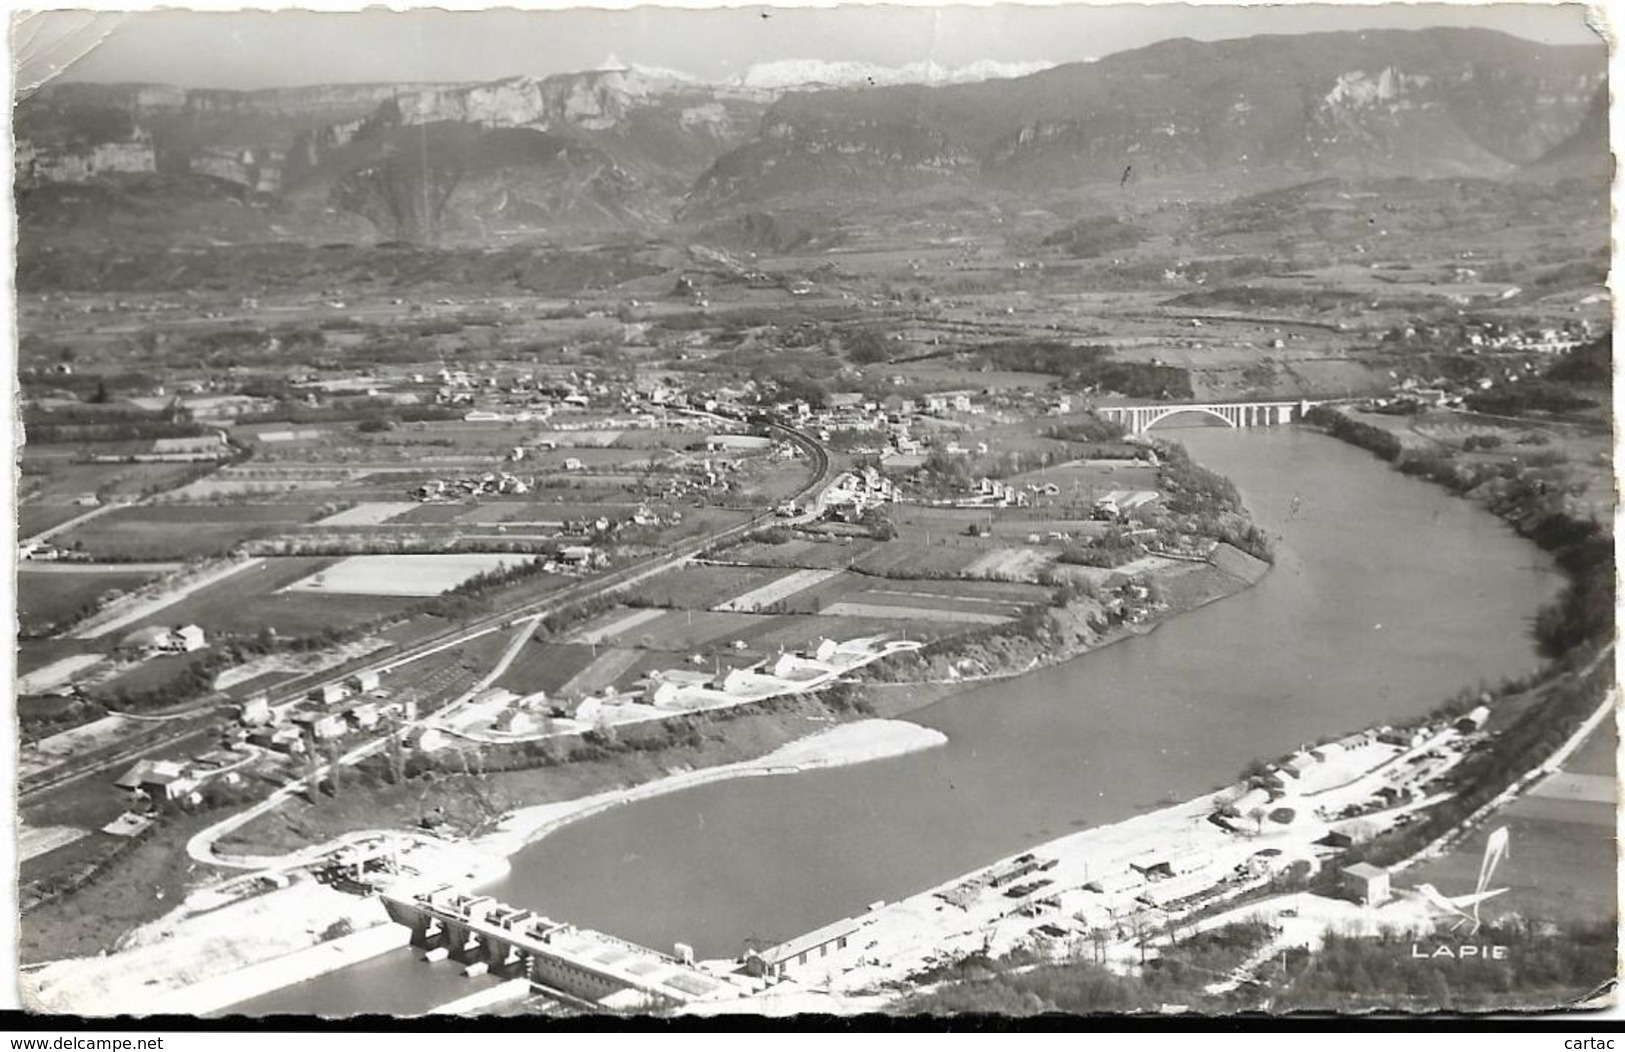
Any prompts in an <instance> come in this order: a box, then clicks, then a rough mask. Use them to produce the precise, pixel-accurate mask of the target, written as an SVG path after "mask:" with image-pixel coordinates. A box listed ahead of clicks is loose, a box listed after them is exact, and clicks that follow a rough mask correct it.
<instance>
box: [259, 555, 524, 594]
mask: <svg viewBox="0 0 1625 1052" xmlns="http://www.w3.org/2000/svg"><path fill="white" fill-rule="evenodd" d="M531 561H533V560H532V557H531V556H526V555H480V554H458V555H352V556H350V557H349V558H346V559H340V560H338V561H337V562H333V563H330V564H329V565H326V566H322V567H320V568H318V569H317V570H316V571H314V572H313V573H311V574H310V575H309V576H308V577H303V578H300V579H299V580H298V581H295V582H293V583H292V584H289V585H287V586H286V590H285V592H284V594H294V593H306V594H314V595H323V596H326V595H351V596H388V597H401V596H418V597H424V596H435V595H440V594H442V593H444V592H447V591H449V590H450V589H452V588H455V587H457V586H458V585H460V584H462V583H463V582H464V581H466V580H468V579H469V578H471V577H476V576H478V575H479V574H482V573H489V572H491V571H494V570H500V569H504V568H509V567H515V566H522V565H524V564H526V563H529V562H531Z"/></svg>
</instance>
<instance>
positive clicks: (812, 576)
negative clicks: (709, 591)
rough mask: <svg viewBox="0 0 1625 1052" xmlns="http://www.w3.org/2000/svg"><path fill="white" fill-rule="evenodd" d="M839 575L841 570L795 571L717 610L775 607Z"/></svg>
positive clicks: (748, 611)
mask: <svg viewBox="0 0 1625 1052" xmlns="http://www.w3.org/2000/svg"><path fill="white" fill-rule="evenodd" d="M839 573H840V571H839V570H795V571H793V572H791V573H788V574H785V575H784V576H783V577H779V578H776V579H774V580H771V581H766V582H764V583H762V584H760V585H757V586H756V587H755V588H752V589H751V590H750V591H748V592H745V593H743V594H741V595H738V596H735V597H734V598H733V599H730V600H728V601H726V602H722V603H718V604H717V605H716V609H718V610H721V611H726V612H731V613H750V612H754V611H757V610H761V609H763V608H765V607H770V606H773V605H774V604H775V603H782V602H785V601H787V600H789V599H791V598H792V597H794V596H795V595H797V594H798V593H800V592H803V591H806V590H807V589H809V588H814V587H816V586H818V585H820V584H823V583H824V582H825V581H827V580H829V579H830V578H832V577H835V576H837V575H838V574H839Z"/></svg>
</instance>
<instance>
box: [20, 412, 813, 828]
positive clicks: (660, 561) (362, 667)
mask: <svg viewBox="0 0 1625 1052" xmlns="http://www.w3.org/2000/svg"><path fill="white" fill-rule="evenodd" d="M702 415H708V416H712V417H713V418H715V419H719V420H724V421H726V422H727V423H730V424H739V423H756V424H761V425H763V426H766V427H767V428H769V429H770V430H772V431H775V432H777V433H779V434H781V435H783V436H784V437H785V438H787V439H788V440H789V441H791V442H793V443H795V444H796V445H797V446H798V447H800V448H801V449H802V450H803V451H805V452H806V453H807V455H808V457H809V459H810V460H811V461H812V465H813V475H812V477H811V479H810V480H809V481H808V482H807V484H806V485H805V486H803V487H802V488H801V489H800V490H798V491H797V492H796V494H795V495H794V498H793V499H795V500H796V501H798V502H800V501H803V500H804V499H805V498H807V497H808V496H809V495H811V494H816V493H818V492H821V491H822V490H823V489H824V488H825V487H827V486H828V485H829V483H830V481H831V480H832V479H833V477H834V474H835V472H834V470H833V463H832V461H831V459H830V456H829V451H828V450H827V449H826V448H825V447H824V446H823V445H822V444H821V443H820V442H818V441H817V439H815V438H813V437H812V436H811V435H809V434H807V433H806V432H804V431H801V430H799V429H797V428H793V427H789V426H787V425H784V424H780V423H777V422H774V421H768V420H765V419H760V418H758V419H756V420H750V421H745V420H739V419H737V418H732V417H718V416H716V414H702ZM772 517H773V512H772V511H771V510H769V509H762V510H760V511H758V512H757V513H756V514H755V515H752V516H751V517H750V518H749V519H748V520H746V521H745V522H742V523H739V524H738V525H736V526H731V527H729V528H727V529H725V530H720V531H718V532H716V533H712V534H707V535H705V536H702V537H695V538H690V539H689V540H686V541H682V542H680V543H679V544H677V545H675V546H674V547H672V548H671V549H670V550H669V551H665V552H661V553H658V554H656V555H652V556H649V557H647V558H644V559H641V560H639V561H637V562H634V563H631V564H629V565H627V566H623V567H620V568H619V569H616V570H612V571H610V572H609V573H606V574H600V575H598V576H595V577H592V578H589V579H587V580H584V581H581V582H579V583H577V584H573V585H570V586H569V587H567V588H564V589H562V590H561V591H558V592H554V593H553V594H551V595H548V596H545V597H543V598H540V599H535V600H532V601H530V602H526V603H521V604H518V605H516V606H512V607H508V608H506V609H503V610H501V611H498V612H496V613H492V614H486V615H483V616H481V617H478V618H475V619H474V620H472V621H468V622H464V623H462V624H460V625H458V626H456V627H454V628H449V629H446V630H444V631H442V632H438V633H436V634H434V635H432V636H430V637H428V638H426V639H423V640H419V641H418V642H416V643H414V644H412V645H411V646H410V647H407V648H405V649H403V650H396V651H393V652H391V653H388V654H385V655H384V656H381V657H376V658H372V659H370V660H366V661H364V662H362V663H360V664H354V665H341V666H339V668H338V669H336V670H329V671H327V672H325V673H323V674H321V678H320V679H314V678H313V679H311V680H309V681H305V680H296V681H294V682H295V683H297V684H298V685H297V686H292V685H289V686H284V687H282V688H280V689H279V690H277V691H275V692H273V693H272V694H271V695H270V697H269V698H268V701H269V703H270V705H271V707H273V708H287V707H290V706H292V705H294V704H296V703H297V702H299V701H301V700H303V699H304V698H305V697H307V696H308V695H309V693H310V692H311V691H313V690H318V689H320V688H321V687H323V686H327V685H331V684H341V683H343V682H344V681H345V680H346V679H349V678H350V677H352V676H355V675H358V674H361V673H366V672H376V673H379V674H384V673H388V672H391V671H393V670H395V669H398V668H401V667H403V666H405V665H409V664H411V663H413V662H415V661H419V660H422V659H423V658H426V657H429V656H431V655H434V654H438V653H440V652H441V651H444V650H448V649H451V648H453V647H458V646H462V645H464V644H466V643H468V642H470V641H472V640H475V639H478V638H480V637H481V636H485V635H488V634H490V633H492V632H500V631H503V630H505V629H509V628H512V627H514V626H515V625H516V624H517V623H518V622H519V621H522V620H524V619H526V618H536V617H545V616H547V615H548V614H551V613H554V612H556V611H558V610H562V609H564V608H566V607H569V606H571V605H573V604H575V603H579V602H583V601H585V600H588V599H592V598H595V597H597V596H600V595H606V594H610V593H613V592H616V591H620V590H623V589H625V588H629V587H631V586H633V585H635V584H637V583H638V582H640V581H642V580H645V579H646V578H648V577H652V576H654V575H656V574H659V573H663V572H665V571H667V570H670V569H673V568H675V567H677V566H680V565H681V564H682V563H684V562H686V561H688V560H689V559H692V558H693V557H694V556H696V555H698V554H699V553H700V552H702V551H704V550H705V549H707V548H709V547H711V546H713V545H716V544H720V543H724V542H726V541H729V540H732V539H734V538H735V537H741V536H744V535H745V534H747V533H749V532H751V531H752V530H754V529H757V528H758V527H760V526H761V524H762V523H763V522H764V521H766V520H768V519H771V518H772ZM792 521H794V520H792ZM216 711H217V710H216ZM217 718H218V716H217V714H216V712H208V713H201V714H199V715H198V716H197V718H195V719H175V720H173V721H172V722H173V723H174V728H173V731H172V733H170V734H167V735H163V736H161V737H156V738H149V739H147V740H145V741H143V742H142V743H141V744H140V745H138V746H136V747H133V748H130V749H124V750H119V751H118V752H116V753H113V754H104V755H101V756H97V757H95V758H94V759H87V761H86V762H85V763H82V764H76V765H65V766H63V767H58V768H53V769H52V770H50V771H46V772H42V773H41V775H40V776H39V777H37V778H35V779H25V780H23V781H22V782H21V783H19V786H18V802H19V804H24V805H26V804H27V803H29V802H30V801H31V800H34V799H37V798H38V797H39V795H40V794H42V793H46V792H49V791H50V790H52V789H56V788H59V787H61V786H63V785H67V784H69V783H71V782H76V781H78V780H80V779H83V778H88V777H91V776H92V775H95V774H98V773H100V772H102V771H106V770H108V769H109V768H112V767H116V766H119V765H122V764H127V763H131V762H133V761H135V760H137V759H140V758H141V757H142V756H145V755H147V754H149V753H152V752H155V751H158V750H161V749H165V748H168V747H171V746H173V745H174V744H175V743H176V742H179V741H182V740H184V739H186V738H188V737H191V736H196V735H199V734H201V733H203V732H204V730H205V729H206V727H207V726H208V724H209V723H210V722H211V721H212V720H215V719H217Z"/></svg>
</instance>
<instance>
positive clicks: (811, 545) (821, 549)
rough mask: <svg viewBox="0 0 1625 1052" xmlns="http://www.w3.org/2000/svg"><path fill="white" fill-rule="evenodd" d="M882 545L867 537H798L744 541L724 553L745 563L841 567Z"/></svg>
mask: <svg viewBox="0 0 1625 1052" xmlns="http://www.w3.org/2000/svg"><path fill="white" fill-rule="evenodd" d="M878 544H879V542H878V541H871V540H868V539H867V538H864V539H860V540H854V541H852V542H851V543H850V544H843V543H836V542H833V541H823V542H821V541H813V540H808V539H806V538H797V539H795V540H792V541H786V542H785V543H783V544H756V543H752V544H741V545H739V546H738V547H737V548H729V549H728V550H727V551H726V552H723V553H722V556H721V557H722V558H724V559H727V560H728V561H730V562H736V563H740V564H742V565H745V566H778V567H784V568H792V567H794V568H801V569H812V570H838V569H842V568H844V567H847V566H850V565H851V564H852V562H853V560H854V559H858V558H860V557H862V556H864V554H865V553H866V552H868V551H869V550H870V549H871V548H874V547H875V546H877V545H878Z"/></svg>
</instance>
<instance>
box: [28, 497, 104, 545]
mask: <svg viewBox="0 0 1625 1052" xmlns="http://www.w3.org/2000/svg"><path fill="white" fill-rule="evenodd" d="M90 510H91V509H90V508H82V507H80V506H79V505H77V504H40V503H37V502H36V503H32V504H24V505H22V506H20V507H19V508H18V509H17V536H18V537H19V538H23V537H32V536H34V535H35V534H36V533H43V532H44V531H46V530H48V529H50V528H51V527H53V526H60V525H62V524H63V523H64V522H67V521H69V520H70V519H76V518H78V517H79V516H81V515H83V514H84V513H85V512H87V511H90Z"/></svg>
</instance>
